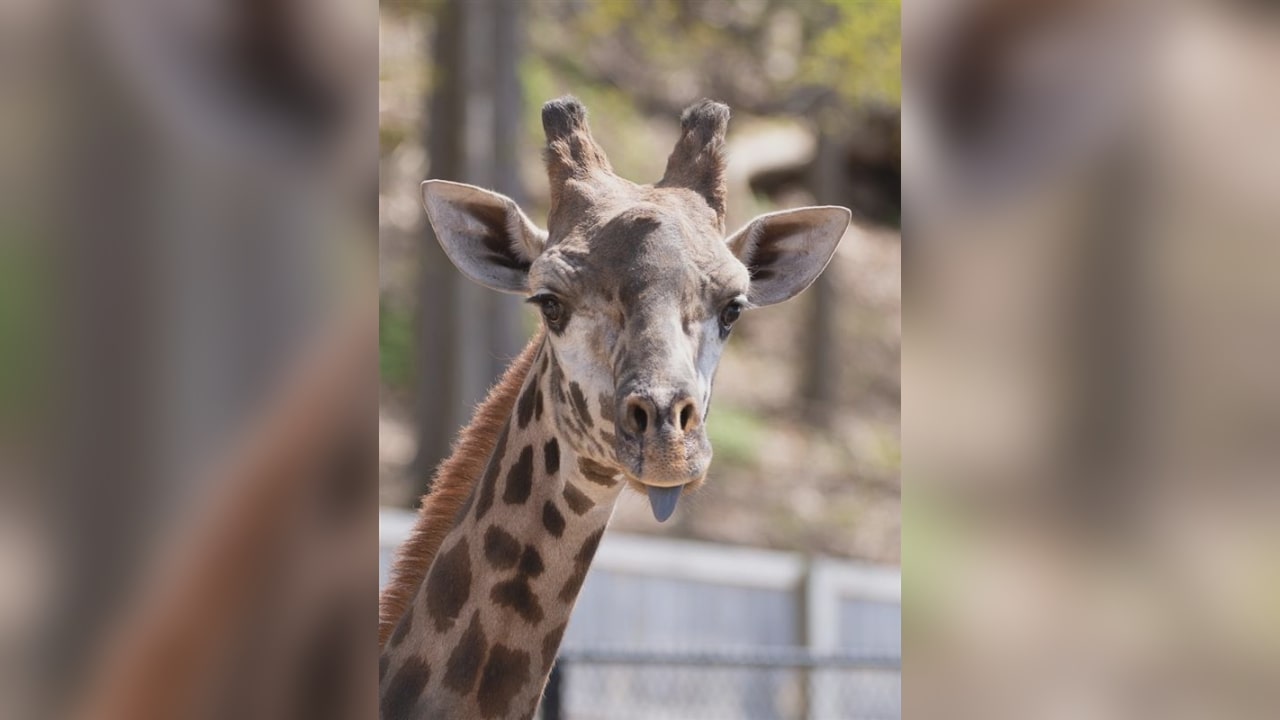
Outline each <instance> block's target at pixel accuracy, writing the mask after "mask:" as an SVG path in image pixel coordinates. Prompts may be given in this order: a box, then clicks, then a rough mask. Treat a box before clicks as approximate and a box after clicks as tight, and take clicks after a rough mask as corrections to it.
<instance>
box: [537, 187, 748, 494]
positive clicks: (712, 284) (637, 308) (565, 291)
mask: <svg viewBox="0 0 1280 720" xmlns="http://www.w3.org/2000/svg"><path fill="white" fill-rule="evenodd" d="M623 183H625V181H622V182H620V183H615V184H614V185H615V187H614V188H613V192H612V193H611V194H610V199H609V201H608V205H607V206H603V207H602V206H598V207H597V208H596V212H593V213H591V214H589V215H587V216H586V217H588V218H589V220H588V221H587V222H582V223H575V224H573V225H569V226H568V227H560V228H557V229H556V230H555V231H553V233H552V235H551V237H550V240H549V242H548V243H547V247H546V249H545V250H544V252H543V253H542V254H541V255H540V256H539V257H538V258H537V259H536V260H535V261H534V262H533V263H532V265H531V267H530V271H529V276H528V287H529V290H528V297H529V299H530V301H531V302H533V303H534V304H535V305H537V306H538V307H539V308H540V309H541V311H542V314H543V322H544V324H545V325H546V326H547V330H548V341H549V343H550V345H551V349H552V353H553V357H554V358H555V362H556V363H557V368H556V369H555V370H554V371H553V372H552V375H551V378H550V380H551V382H552V384H553V387H552V391H551V395H552V397H553V399H557V400H558V399H561V398H567V401H566V402H556V403H553V405H554V409H555V412H556V417H557V421H558V423H559V425H560V427H561V428H562V429H563V432H562V434H563V435H564V436H565V437H566V438H567V439H568V441H569V442H570V443H571V444H572V446H573V448H574V450H575V451H577V452H578V453H579V454H580V455H584V456H586V457H588V458H591V459H592V460H595V461H597V462H600V463H603V464H606V465H609V466H611V467H616V468H619V469H621V470H623V471H624V472H625V473H626V475H627V477H628V478H630V479H631V480H632V483H633V485H634V486H636V487H637V488H638V489H643V490H646V491H647V488H648V487H659V488H678V487H685V486H689V487H693V486H696V484H697V483H699V482H700V481H701V480H702V479H703V478H704V477H705V476H706V472H707V468H708V467H709V466H710V462H711V454H712V448H711V444H710V443H709V442H708V440H707V434H706V427H705V425H704V422H703V421H704V420H705V418H706V417H707V412H708V410H709V407H710V402H711V385H712V380H713V378H714V376H715V371H716V367H717V366H718V364H719V361H720V355H721V352H722V350H723V348H724V344H725V342H726V340H727V339H728V337H729V333H730V331H731V329H732V327H733V324H734V322H735V321H736V320H737V316H738V314H739V313H740V312H741V310H742V309H743V308H744V307H746V305H747V293H748V290H749V287H750V278H749V274H748V271H747V268H746V266H745V265H743V264H742V262H740V261H739V260H738V259H737V258H735V257H734V256H733V253H732V252H731V251H730V250H729V247H728V245H727V244H726V243H725V241H724V238H723V237H722V233H721V232H720V230H719V228H718V227H717V224H716V218H715V215H714V213H712V212H711V211H710V209H709V208H707V206H706V204H705V203H704V202H695V199H694V198H691V197H688V193H687V192H686V191H679V190H668V189H655V188H642V187H639V186H634V185H630V186H629V187H628V186H627V185H629V184H626V185H624V184H623ZM620 269H621V270H620ZM557 383H561V384H563V387H562V388H560V389H557V388H556V384H557Z"/></svg>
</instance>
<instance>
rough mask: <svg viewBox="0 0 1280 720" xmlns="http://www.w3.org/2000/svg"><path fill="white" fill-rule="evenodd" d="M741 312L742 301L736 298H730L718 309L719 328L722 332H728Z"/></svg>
mask: <svg viewBox="0 0 1280 720" xmlns="http://www.w3.org/2000/svg"><path fill="white" fill-rule="evenodd" d="M741 314H742V303H740V302H738V301H737V300H730V301H729V304H728V305H725V306H724V309H723V310H721V311H720V328H721V330H722V331H723V332H724V333H726V334H727V333H728V332H729V328H731V327H733V324H734V323H735V322H737V321H738V316H739V315H741Z"/></svg>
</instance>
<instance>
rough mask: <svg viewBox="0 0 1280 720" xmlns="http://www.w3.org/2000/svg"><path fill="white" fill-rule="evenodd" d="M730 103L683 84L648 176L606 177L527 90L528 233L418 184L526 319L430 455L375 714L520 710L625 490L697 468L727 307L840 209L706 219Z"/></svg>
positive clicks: (537, 686) (715, 193)
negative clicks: (452, 430) (532, 134)
mask: <svg viewBox="0 0 1280 720" xmlns="http://www.w3.org/2000/svg"><path fill="white" fill-rule="evenodd" d="M728 120H729V108H728V107H726V106H725V105H722V104H720V103H716V102H712V101H709V100H703V101H700V102H698V103H696V104H694V105H692V106H690V107H689V108H688V109H686V110H685V112H684V113H683V115H682V116H681V134H680V138H679V140H678V141H677V143H676V146H675V149H674V150H673V151H672V153H671V155H670V156H669V158H668V161H667V167H666V171H665V173H664V175H663V177H662V179H661V180H660V181H658V182H657V183H654V184H652V185H637V184H635V183H632V182H630V181H627V180H624V179H622V178H621V177H619V176H617V175H616V174H614V172H613V170H612V167H611V166H610V164H609V161H608V159H607V157H606V156H605V153H604V151H603V150H602V149H601V147H600V146H599V145H598V144H597V143H596V141H595V140H594V139H593V138H592V136H591V131H590V128H589V127H588V124H587V116H586V110H585V109H584V108H583V106H582V105H581V104H580V103H579V102H578V101H577V100H575V99H574V98H572V97H565V98H560V99H557V100H552V101H550V102H548V103H546V104H545V105H544V106H543V108H542V123H543V129H544V131H545V134H546V147H545V151H544V157H545V161H546V167H547V174H548V178H549V181H550V189H551V206H550V211H549V214H548V218H547V228H548V229H547V230H545V231H544V230H542V229H540V228H538V227H537V226H536V225H534V223H533V222H532V221H530V220H529V218H528V217H527V216H526V215H525V214H524V213H523V212H522V211H521V210H520V209H519V208H518V207H517V206H516V204H515V203H514V202H513V201H512V200H510V199H509V198H506V197H504V196H501V195H498V194H496V193H492V192H489V191H486V190H483V189H481V188H477V187H473V186H470V185H463V184H459V183H453V182H445V181H441V180H428V181H427V182H424V183H423V184H422V194H423V203H424V205H425V207H426V211H427V215H428V217H429V219H430V221H431V224H432V226H433V227H434V229H435V232H436V236H437V238H438V239H439V241H440V243H441V245H442V246H443V248H444V250H445V253H446V255H448V257H449V258H450V260H451V261H452V262H453V263H454V265H455V266H457V268H458V270H459V271H461V272H462V273H463V274H464V275H466V276H467V277H469V278H470V279H472V280H474V281H476V282H478V283H480V284H481V285H484V286H486V287H489V288H491V289H494V290H497V291H501V292H507V293H516V294H519V295H522V296H524V297H526V298H527V299H528V301H529V302H530V303H531V304H533V305H535V306H536V307H537V308H538V309H539V311H540V312H541V320H542V323H541V324H542V327H541V329H540V330H539V331H538V333H537V334H536V335H535V337H534V338H533V340H532V341H531V342H530V343H529V345H528V346H527V347H526V348H525V349H524V351H523V352H522V353H521V354H520V355H519V356H518V357H517V358H516V359H515V361H514V362H512V364H511V366H510V367H509V368H508V370H507V372H506V373H505V374H504V376H503V377H502V378H501V380H500V381H499V382H498V383H497V384H496V385H495V386H494V388H493V389H492V390H491V391H490V393H489V395H488V397H487V398H486V399H485V400H484V401H483V402H482V403H481V404H480V405H479V406H478V407H477V410H476V413H475V416H474V418H473V420H472V422H471V424H470V426H468V427H467V428H466V429H464V430H463V431H462V433H461V435H460V437H459V440H458V442H457V443H456V444H455V450H454V453H453V455H452V456H450V457H449V458H448V459H447V460H445V461H444V462H443V463H442V464H441V466H440V468H439V469H438V470H437V476H436V479H435V482H434V485H433V489H432V491H431V492H430V493H428V494H427V495H426V496H425V498H424V501H423V504H422V507H421V510H420V512H419V517H418V521H417V523H416V525H415V528H414V530H413V532H412V534H411V536H410V538H409V539H408V540H407V541H406V542H405V543H404V545H403V546H402V547H401V548H400V550H399V555H398V557H397V560H396V563H395V567H394V568H393V572H392V578H393V579H392V581H391V583H390V584H389V586H388V588H387V589H386V590H385V591H384V593H383V596H382V599H381V608H380V611H381V612H380V623H379V637H380V642H381V643H382V655H381V657H380V662H379V678H380V679H379V683H380V687H379V690H380V693H379V694H380V702H381V704H380V708H381V717H382V718H383V720H402V719H404V718H462V719H466V720H471V719H475V720H481V719H483V720H492V719H494V718H513V719H518V718H531V717H532V716H533V714H534V712H535V711H536V708H537V704H538V701H539V699H540V696H541V694H542V690H543V687H544V685H545V683H546V679H547V675H548V673H549V672H550V669H551V665H552V662H553V661H554V660H555V657H556V653H557V651H558V649H559V646H560V641H561V639H562V638H563V635H564V631H565V627H566V625H567V624H568V621H569V615H570V612H571V611H572V609H573V605H574V602H575V600H576V599H577V596H578V592H579V590H580V589H581V587H582V583H583V580H584V579H585V577H586V574H587V570H588V568H589V567H590V565H591V560H592V558H593V556H594V555H595V552H596V548H597V546H598V545H599V543H600V539H601V536H602V535H603V533H604V530H605V527H606V525H607V524H608V522H609V518H610V516H611V515H612V513H613V508H614V504H615V502H616V501H617V499H618V497H619V495H620V493H621V492H622V491H623V489H624V488H626V487H630V488H632V489H634V490H636V491H638V492H640V493H642V494H645V495H647V496H648V499H649V502H650V505H651V509H652V511H653V514H654V516H655V518H656V519H657V520H658V521H660V522H661V521H665V520H666V519H667V518H668V517H670V515H671V514H672V513H673V512H674V510H675V506H676V504H677V501H678V500H679V498H680V496H681V495H682V494H684V493H688V492H692V491H693V490H694V489H696V488H697V487H698V486H700V485H701V484H702V483H703V481H704V480H705V478H706V474H707V467H708V465H709V463H710V461H711V446H710V443H709V442H708V440H707V435H706V431H705V424H704V423H705V420H706V418H707V412H708V409H709V404H710V400H711V385H712V379H713V376H714V374H715V370H716V367H717V365H718V363H719V359H720V354H721V351H722V349H723V347H724V344H725V341H726V340H727V339H728V336H729V333H730V330H731V328H732V326H733V324H734V322H735V321H737V319H738V317H739V315H740V314H741V312H742V311H743V310H745V309H748V308H751V307H760V306H765V305H770V304H773V303H778V302H782V301H784V300H787V299H789V298H791V297H793V296H795V295H796V294H798V293H799V292H800V291H802V290H804V289H805V288H806V287H808V286H809V284H810V283H812V282H813V280H814V279H815V278H817V276H818V275H819V274H820V273H821V272H822V270H823V268H824V267H825V266H826V264H827V262H828V261H829V260H830V258H831V256H832V254H833V253H834V252H835V248H836V245H837V244H838V243H839V241H840V238H841V236H842V235H843V233H844V230H845V228H846V227H847V226H848V223H849V219H850V213H849V211H848V210H847V209H845V208H840V207H809V208H802V209H798V210H788V211H782V212H774V213H770V214H766V215H762V216H759V217H757V218H756V219H754V220H752V221H751V222H750V223H748V224H747V225H746V226H745V227H743V228H742V229H741V230H738V231H737V232H735V233H733V234H732V235H729V236H728V237H727V238H726V237H725V201H726V184H725V167H724V159H723V147H724V135H725V130H726V127H727V125H728Z"/></svg>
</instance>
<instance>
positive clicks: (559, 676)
mask: <svg viewBox="0 0 1280 720" xmlns="http://www.w3.org/2000/svg"><path fill="white" fill-rule="evenodd" d="M542 720H564V663H562V662H560V660H559V659H558V658H557V659H556V662H555V664H554V665H552V666H551V675H550V677H548V678H547V689H546V690H545V691H544V692H543V693H542Z"/></svg>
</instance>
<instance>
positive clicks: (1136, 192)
mask: <svg viewBox="0 0 1280 720" xmlns="http://www.w3.org/2000/svg"><path fill="white" fill-rule="evenodd" d="M903 35H904V48H905V54H904V58H903V63H904V76H903V80H904V92H903V100H904V103H903V104H904V113H903V129H904V132H903V152H904V166H905V175H904V181H905V189H906V198H907V200H906V207H907V212H906V218H907V220H906V227H907V231H908V239H907V251H906V253H905V255H906V267H905V268H904V278H905V286H906V288H907V293H906V297H905V310H904V316H905V322H906V327H907V328H908V331H907V336H908V337H907V341H906V347H907V348H908V351H907V352H906V353H905V354H904V356H903V359H904V362H903V383H904V386H905V388H906V396H905V412H904V422H903V436H904V448H903V456H904V458H905V466H904V478H905V481H904V484H905V486H906V487H907V488H908V490H907V492H906V493H905V496H904V512H903V515H904V524H903V545H904V553H903V555H904V572H905V579H904V597H905V599H906V624H905V627H904V642H905V645H906V647H905V653H906V658H907V664H906V673H907V676H908V677H909V678H910V682H909V684H908V687H909V688H910V690H909V691H908V692H907V694H906V696H905V703H906V707H905V710H906V713H907V715H908V716H910V717H941V718H949V719H953V720H954V719H955V718H983V719H984V720H994V719H996V718H1273V717H1276V716H1277V709H1278V708H1280V685H1278V684H1277V683H1276V682H1275V680H1276V679H1277V678H1280V522H1278V521H1277V518H1280V503H1278V501H1280V482H1277V479H1278V478H1280V454H1278V453H1280V422H1278V421H1280V415H1277V409H1278V408H1280V402H1277V401H1278V400H1280V382H1278V377H1280V376H1278V375H1277V371H1276V368H1277V364H1276V358H1277V351H1278V350H1280V334H1278V333H1277V328H1280V323H1278V322H1277V321H1280V296H1278V292H1280V283H1278V282H1277V280H1278V279H1280V275H1278V274H1277V273H1278V271H1280V262H1277V261H1278V260H1280V255H1278V254H1277V250H1278V246H1277V243H1276V240H1277V239H1278V238H1280V204H1277V202H1276V200H1277V198H1278V197H1280V194H1278V193H1280V133H1277V132H1276V130H1277V128H1280V83H1277V82H1276V77H1277V75H1276V71H1277V68H1280V13H1277V6H1276V4H1275V3H1264V2H1190V1H1174V2H1141V1H1139V2H1092V1H1090V0H1079V1H1070V2H1069V1H1049V2H1034V3H1027V2H1018V1H1016V0H1013V1H1006V0H959V1H954V0H948V1H947V2H942V1H941V0H911V1H910V2H908V3H907V4H906V7H905V8H904V16H903Z"/></svg>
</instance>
